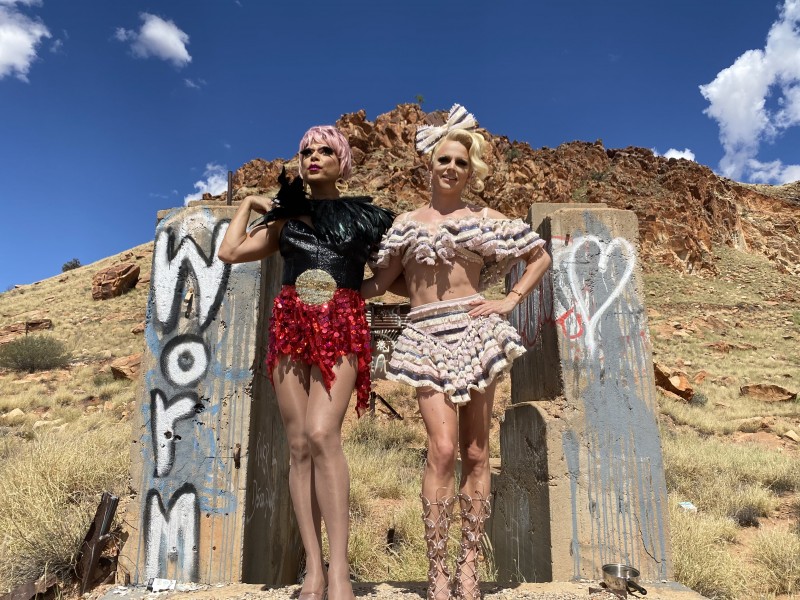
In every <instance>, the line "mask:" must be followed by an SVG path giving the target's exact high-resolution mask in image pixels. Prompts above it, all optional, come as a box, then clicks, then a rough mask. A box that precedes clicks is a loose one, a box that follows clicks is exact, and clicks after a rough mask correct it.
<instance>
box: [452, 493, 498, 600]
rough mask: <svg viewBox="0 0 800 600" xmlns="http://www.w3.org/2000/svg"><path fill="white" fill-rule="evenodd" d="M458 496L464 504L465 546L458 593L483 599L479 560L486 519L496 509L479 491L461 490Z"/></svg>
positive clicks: (464, 597)
mask: <svg viewBox="0 0 800 600" xmlns="http://www.w3.org/2000/svg"><path fill="white" fill-rule="evenodd" d="M458 500H459V504H460V505H461V548H460V551H459V554H458V558H457V559H456V574H455V597H456V598H458V600H480V597H481V588H480V584H481V582H480V577H479V574H478V560H479V559H480V556H481V536H482V535H483V531H484V523H486V519H488V518H489V516H490V515H491V513H492V507H491V502H490V501H489V498H484V497H483V496H482V495H481V494H479V493H477V492H476V497H475V498H472V497H471V496H469V495H468V494H464V493H460V494H458Z"/></svg>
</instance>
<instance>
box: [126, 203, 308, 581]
mask: <svg viewBox="0 0 800 600" xmlns="http://www.w3.org/2000/svg"><path fill="white" fill-rule="evenodd" d="M233 214H234V209H233V208H230V207H221V208H213V209H212V208H203V207H193V208H188V209H186V208H181V209H175V210H172V211H168V212H166V213H164V214H163V215H162V218H161V219H160V221H159V223H158V225H157V228H156V238H155V247H154V251H153V266H152V271H151V281H150V285H151V288H150V297H149V299H148V305H147V319H146V327H145V344H146V347H145V352H144V356H143V359H142V370H143V373H144V377H143V386H144V387H143V389H142V390H141V393H140V401H139V410H138V411H137V412H136V414H135V418H134V423H133V440H132V441H133V443H132V449H131V459H132V465H131V487H132V489H133V490H134V491H135V493H134V496H133V499H132V501H131V502H130V504H129V505H128V507H127V511H126V517H125V522H126V524H127V526H128V532H127V533H128V539H127V541H126V543H125V545H124V548H123V553H122V555H121V557H120V563H119V569H120V571H121V575H122V578H123V580H127V581H130V582H131V583H135V584H143V583H146V582H147V580H149V579H151V578H154V577H158V578H164V579H176V580H178V581H184V582H187V581H195V582H202V583H218V582H231V581H240V580H242V579H243V578H245V577H248V578H250V580H251V581H252V580H260V581H263V582H269V583H288V582H291V581H294V576H295V575H296V572H297V561H298V558H299V550H298V551H297V552H293V551H294V550H295V549H296V545H295V544H294V540H293V539H292V527H293V518H292V512H291V507H290V506H287V505H288V502H287V501H286V500H285V499H284V497H288V493H286V484H285V481H286V476H287V473H288V458H287V451H286V448H285V446H286V442H285V439H284V438H282V437H281V435H280V434H279V433H278V431H280V430H279V428H278V427H276V426H275V420H276V418H277V409H276V407H275V401H274V398H273V397H270V395H269V394H270V393H271V388H269V386H268V385H267V386H266V388H265V386H263V385H261V383H260V382H259V379H258V378H257V379H256V381H255V382H254V375H253V374H254V370H255V369H254V367H255V366H257V363H258V361H260V354H259V353H257V352H256V349H257V348H258V347H260V346H262V345H263V344H264V343H265V342H266V336H265V335H264V328H265V325H264V323H263V320H264V319H263V316H264V310H263V309H262V307H261V306H260V299H261V300H263V301H266V300H268V299H267V298H264V297H263V296H262V295H261V289H262V287H263V286H264V285H266V284H263V283H262V277H261V267H262V266H261V265H260V264H258V263H245V264H241V265H235V266H230V265H226V264H224V263H222V262H221V261H220V260H219V259H218V258H217V249H218V248H219V244H220V243H221V240H222V237H223V235H224V233H225V231H226V229H227V226H228V223H229V222H230V218H231V217H232V216H233ZM262 378H263V377H262ZM256 394H258V395H256ZM253 407H257V408H256V409H254V408H253ZM265 413H268V414H265ZM267 463H268V465H267ZM248 523H250V524H255V525H258V526H259V527H263V526H265V525H267V524H269V523H279V524H281V527H282V529H283V530H286V533H285V534H284V536H283V540H284V542H285V544H286V545H285V546H283V547H277V546H276V545H275V544H274V543H273V541H274V539H273V538H272V537H271V535H267V531H262V532H261V533H262V535H261V536H260V537H258V536H255V535H252V534H250V535H248V533H249V532H248V531H247V529H246V528H245V527H243V525H245V524H248ZM279 530H280V528H279ZM295 537H297V536H295ZM297 541H298V542H299V538H298V540H297ZM278 553H280V556H281V557H279V558H275V556H274V555H276V554H278ZM256 558H258V560H260V561H262V565H264V567H263V568H261V569H257V568H255V567H254V566H253V565H254V563H255V562H256V561H255V560H254V559H256ZM248 561H249V562H248ZM264 563H267V564H264ZM246 565H249V566H247V568H246ZM266 566H269V569H270V570H267V568H266ZM290 572H291V574H290V575H289V573H290Z"/></svg>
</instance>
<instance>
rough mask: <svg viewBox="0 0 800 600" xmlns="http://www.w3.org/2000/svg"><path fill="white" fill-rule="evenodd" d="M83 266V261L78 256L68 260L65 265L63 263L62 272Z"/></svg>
mask: <svg viewBox="0 0 800 600" xmlns="http://www.w3.org/2000/svg"><path fill="white" fill-rule="evenodd" d="M80 266H81V261H79V260H78V259H77V258H73V259H72V260H68V261H67V262H65V263H64V264H63V265H61V272H62V273H66V272H67V271H72V269H77V268H78V267H80Z"/></svg>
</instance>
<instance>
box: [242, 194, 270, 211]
mask: <svg viewBox="0 0 800 600" xmlns="http://www.w3.org/2000/svg"><path fill="white" fill-rule="evenodd" d="M244 202H247V203H248V204H249V205H250V210H253V211H255V212H257V213H258V214H260V215H265V214H267V213H268V212H269V211H271V210H272V209H273V208H275V203H274V201H273V199H272V198H267V197H266V196H246V197H245V199H244Z"/></svg>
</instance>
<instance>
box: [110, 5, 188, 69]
mask: <svg viewBox="0 0 800 600" xmlns="http://www.w3.org/2000/svg"><path fill="white" fill-rule="evenodd" d="M139 16H140V17H141V18H142V20H143V21H144V23H143V24H142V27H141V28H140V29H139V31H133V30H131V29H124V28H123V27H118V28H117V30H116V31H115V32H114V37H115V38H116V39H117V40H119V41H120V42H130V44H131V51H132V52H133V55H134V56H136V57H139V58H150V57H153V58H160V59H162V60H166V61H169V62H171V63H172V64H173V65H175V66H176V67H178V68H180V67H185V66H186V65H188V64H189V63H190V62H192V57H191V55H190V54H189V51H188V50H187V49H186V46H187V44H188V43H189V35H188V34H187V33H186V32H184V31H182V30H181V29H179V28H178V26H177V25H175V23H173V22H172V21H166V20H164V19H162V18H161V17H157V16H156V15H151V14H149V13H142V14H141V15H139Z"/></svg>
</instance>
